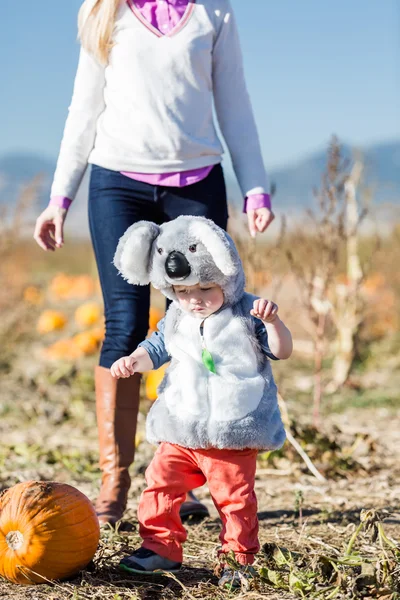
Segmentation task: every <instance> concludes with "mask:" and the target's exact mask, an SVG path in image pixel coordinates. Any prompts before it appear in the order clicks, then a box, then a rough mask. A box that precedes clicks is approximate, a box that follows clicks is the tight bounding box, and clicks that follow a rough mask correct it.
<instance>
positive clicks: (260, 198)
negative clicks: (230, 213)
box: [243, 194, 271, 213]
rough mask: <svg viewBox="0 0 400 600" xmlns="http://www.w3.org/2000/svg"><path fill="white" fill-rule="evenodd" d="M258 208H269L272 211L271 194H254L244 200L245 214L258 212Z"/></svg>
mask: <svg viewBox="0 0 400 600" xmlns="http://www.w3.org/2000/svg"><path fill="white" fill-rule="evenodd" d="M257 208H268V210H271V196H270V195H269V194H252V195H251V196H246V198H245V199H244V206H243V212H244V213H247V211H248V210H257Z"/></svg>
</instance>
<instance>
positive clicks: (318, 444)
mask: <svg viewBox="0 0 400 600" xmlns="http://www.w3.org/2000/svg"><path fill="white" fill-rule="evenodd" d="M396 236H397V237H396ZM396 240H397V241H398V232H397V231H395V232H394V233H393V236H392V238H391V239H388V240H387V241H385V243H384V245H383V247H382V248H381V249H380V250H379V251H378V252H377V253H376V256H375V261H376V270H378V271H379V272H380V273H381V274H382V275H383V281H384V283H383V286H384V289H385V290H387V289H390V291H391V292H392V293H393V294H394V298H395V304H394V306H393V307H391V308H390V310H391V311H392V312H391V314H393V315H394V314H396V315H397V314H398V298H399V297H400V287H399V286H400V284H399V281H398V274H397V273H398V269H396V268H394V267H395V265H397V263H398V261H399V260H400V245H397V246H395V245H394V244H395V242H396ZM295 243H296V240H295V239H294V238H290V237H287V238H286V239H285V240H284V241H283V242H282V243H281V246H280V247H277V246H276V245H274V246H273V247H272V248H271V247H269V246H268V245H261V247H258V252H259V254H258V256H259V257H263V260H259V259H257V262H256V263H254V261H253V263H254V264H253V263H251V262H250V261H251V260H252V259H251V255H252V251H253V249H252V248H248V250H249V252H248V260H247V261H246V264H245V266H246V269H247V270H251V269H252V270H251V274H252V285H253V286H254V287H256V286H259V287H258V290H257V291H259V292H260V293H263V294H265V295H268V294H269V293H273V294H276V296H275V295H274V299H275V300H277V302H278V303H279V304H280V305H281V310H282V313H283V318H284V319H285V320H287V321H288V323H289V325H290V326H291V328H292V329H293V330H294V332H295V337H296V338H297V339H300V341H302V342H307V340H308V339H309V336H308V334H307V321H306V319H305V318H304V315H302V314H301V313H300V312H299V311H298V302H297V299H296V290H295V286H294V285H293V281H292V280H291V279H290V278H287V277H282V278H280V279H279V285H277V284H276V278H275V279H274V280H273V281H272V280H269V279H267V278H263V277H262V276H260V275H257V273H259V272H260V270H261V271H262V270H263V269H264V270H267V269H268V270H272V271H273V272H274V277H275V276H278V277H280V276H279V273H286V270H287V266H286V263H285V258H284V257H285V253H286V249H287V247H288V246H293V245H295ZM257 244H259V243H258V242H257ZM367 247H368V244H367V242H365V248H363V252H367V251H368V248H367ZM370 247H371V246H370ZM280 248H281V251H280ZM388 257H390V260H388ZM270 267H271V269H270ZM338 269H339V270H340V265H339V266H338ZM94 270H95V269H94V264H93V257H92V252H91V249H90V246H89V244H88V243H85V242H82V243H80V244H79V245H74V244H73V243H72V242H70V244H69V247H66V248H63V249H62V250H61V251H60V252H57V253H55V254H44V253H42V252H41V251H40V250H39V249H36V248H34V247H32V244H31V243H27V242H21V243H17V244H15V245H14V248H13V251H12V252H11V253H9V252H8V253H7V259H6V260H4V261H3V264H2V268H1V272H0V289H1V290H2V291H3V293H0V308H1V313H2V320H1V324H0V338H1V339H0V342H1V343H0V377H1V387H0V416H1V419H0V465H1V471H0V488H5V487H8V486H10V485H14V484H15V483H17V482H19V481H23V480H27V479H40V480H57V481H63V482H67V483H70V484H72V485H75V486H76V487H78V488H79V489H80V490H81V491H82V492H84V493H86V494H87V495H88V496H89V497H90V498H91V499H94V498H95V497H96V494H97V492H98V487H99V470H98V464H97V431H96V423H95V417H94V398H93V366H94V364H95V363H96V360H97V357H96V355H92V356H86V357H80V358H79V359H76V360H74V361H53V362H51V361H47V360H45V359H44V358H43V355H42V352H41V351H42V349H43V348H44V347H45V346H46V345H48V344H49V343H51V342H53V341H54V340H55V339H57V336H60V334H59V333H56V332H54V333H53V334H50V335H49V336H39V335H38V334H36V333H35V327H36V322H37V318H38V316H39V314H40V312H41V310H42V309H43V308H44V307H47V304H45V305H38V306H35V305H27V304H26V303H24V302H23V301H22V298H23V291H24V289H25V288H26V286H28V285H35V286H37V287H38V288H39V289H40V290H42V291H46V289H47V286H48V283H49V281H50V279H51V277H52V276H53V275H54V274H55V273H57V272H60V271H63V272H68V273H69V274H81V273H91V274H94ZM381 282H382V280H381ZM381 292H382V290H380V289H378V291H377V292H376V295H375V296H374V302H376V304H375V305H374V306H376V307H377V309H376V311H375V312H374V318H375V317H376V314H377V311H378V310H380V309H382V307H381V308H380V307H379V297H380V294H381ZM154 300H155V303H156V304H157V305H158V306H161V305H162V304H163V300H162V299H160V298H159V297H155V298H154ZM46 302H47V300H46ZM53 302H54V305H52V306H51V307H52V308H59V307H60V306H57V301H53ZM62 308H63V310H64V309H65V310H66V313H67V315H68V317H69V318H70V319H72V315H73V312H74V310H75V308H76V303H74V302H70V301H68V302H67V303H66V304H63V305H62ZM382 310H383V313H384V312H385V311H386V312H387V310H388V308H387V307H385V306H384V307H383V309H382ZM371 319H372V317H371ZM371 323H373V324H375V325H374V327H375V329H373V328H372V325H371V326H370V325H368V323H366V326H365V330H364V337H363V341H364V344H365V345H364V347H363V348H361V349H360V360H359V364H358V365H356V369H355V371H354V373H353V376H352V379H351V384H350V385H349V386H347V387H346V388H344V389H343V390H342V391H341V392H340V393H338V394H335V395H333V396H331V397H329V398H326V399H325V402H324V404H323V414H322V417H323V419H322V421H323V425H322V427H321V431H319V432H315V431H313V430H312V429H310V428H308V427H307V423H308V422H309V416H310V392H311V386H312V373H311V371H312V368H311V361H310V357H309V356H308V354H307V352H305V351H304V352H303V350H302V349H301V350H299V351H298V352H297V353H296V355H295V357H294V358H293V359H292V360H291V362H290V365H289V363H286V364H285V363H281V364H276V365H274V372H275V375H276V379H277V381H278V384H279V388H280V391H281V393H282V395H283V396H284V397H285V399H286V401H287V406H288V409H289V414H290V416H291V417H292V419H293V422H292V431H293V432H294V434H295V436H296V438H297V439H299V440H300V441H301V442H302V446H303V447H304V448H305V449H306V451H307V452H308V454H309V455H310V456H311V457H312V459H313V461H314V462H315V464H316V465H317V467H318V468H319V469H320V471H322V472H324V474H325V475H326V476H327V478H328V481H327V482H326V483H320V482H318V481H316V480H315V479H314V478H313V477H312V476H311V475H310V474H309V473H308V472H307V469H306V468H305V466H304V464H303V463H302V461H301V460H300V459H299V457H298V456H297V455H296V453H294V452H293V450H292V449H291V447H290V446H287V447H286V448H285V449H284V451H283V452H279V453H275V454H273V455H271V456H266V455H261V456H260V458H259V469H258V477H257V481H256V491H257V496H258V500H259V518H260V541H261V544H262V545H265V544H270V546H265V548H266V550H271V548H272V549H275V555H274V553H273V552H272V555H271V552H268V553H267V554H266V553H263V552H260V555H259V557H258V559H257V564H256V568H257V572H258V576H257V577H256V579H255V580H254V581H253V583H252V586H251V589H250V590H247V591H238V592H235V593H233V592H229V591H227V590H221V589H220V588H218V586H217V577H216V576H215V575H214V574H213V570H214V567H215V557H216V549H217V547H218V535H219V531H220V521H219V518H218V516H217V513H216V511H215V508H214V506H213V504H212V501H211V498H210V497H209V495H208V492H207V489H206V488H202V489H200V490H199V496H200V497H201V499H202V500H203V501H204V502H205V503H206V504H207V505H208V507H209V509H210V513H211V518H210V519H208V520H207V521H205V522H203V523H202V524H191V525H189V526H188V541H187V544H186V545H185V561H184V563H185V566H184V569H183V570H182V572H181V573H180V574H179V576H178V577H176V578H174V577H167V576H162V577H161V576H158V577H154V578H153V577H137V578H135V577H127V575H126V574H124V573H122V572H120V571H119V570H118V562H119V560H120V559H121V558H122V557H123V556H124V555H125V554H126V553H129V552H130V551H131V550H132V549H134V548H136V547H137V545H138V544H139V543H140V540H139V536H138V533H137V521H136V507H137V502H138V497H139V495H140V492H141V490H142V489H143V487H144V476H143V473H144V470H145V468H146V466H147V464H148V463H149V461H150V460H151V456H152V454H153V451H154V449H153V448H152V447H150V446H149V445H148V444H147V443H146V442H144V441H141V442H140V443H139V445H138V448H137V458H136V461H135V465H134V466H133V468H132V475H133V485H132V488H131V491H130V496H129V504H128V511H127V514H126V518H127V521H126V523H124V527H121V528H120V530H119V531H117V532H112V531H103V533H102V539H101V544H100V547H99V550H98V552H97V554H96V556H95V558H94V562H93V564H92V565H90V567H89V568H88V569H87V570H86V571H84V572H83V573H81V574H80V575H79V577H77V578H75V579H74V580H72V581H69V582H62V583H54V584H52V585H42V586H32V587H30V586H28V587H18V586H15V585H12V584H9V583H7V582H0V598H7V599H8V598H9V599H13V600H14V599H15V600H19V599H22V598H30V599H35V600H36V599H37V600H42V599H43V600H44V599H46V600H48V599H50V600H52V599H54V600H56V599H57V600H67V599H76V600H78V599H82V600H83V599H96V598H98V599H107V600H128V599H130V600H139V599H140V600H153V599H156V598H160V599H162V600H168V599H172V598H181V599H182V600H190V599H193V598H196V599H197V598H204V599H205V600H222V599H226V598H237V599H240V600H241V599H246V600H251V599H253V598H254V599H256V598H267V599H275V598H276V599H282V600H285V599H286V598H295V597H307V598H308V597H310V598H312V597H317V598H323V599H324V598H326V599H328V598H333V597H335V598H338V599H342V598H349V599H350V598H357V597H364V598H376V597H380V598H392V600H394V599H395V598H396V594H397V593H399V590H398V589H397V588H398V581H399V571H398V568H399V567H398V554H396V553H397V550H396V549H395V548H393V547H390V543H389V544H387V542H385V539H384V538H383V537H382V534H380V535H379V529H378V528H377V526H375V525H373V526H372V533H375V535H376V538H374V537H373V536H372V537H371V531H366V529H365V527H364V526H363V528H362V529H361V530H360V531H359V533H358V536H357V538H356V540H355V545H354V548H353V550H352V552H351V553H350V555H351V556H352V557H353V562H354V563H355V562H357V564H342V563H340V564H339V563H338V558H340V557H343V555H344V554H345V551H346V547H348V544H349V542H350V540H351V538H352V535H353V534H354V533H355V532H356V530H357V527H358V524H359V518H360V514H361V510H362V509H369V510H380V511H382V510H387V511H389V514H390V515H391V516H390V517H388V518H385V521H384V525H383V526H384V531H385V532H386V534H387V535H389V536H392V537H393V539H398V538H399V537H400V536H399V534H398V530H399V528H398V525H399V522H400V503H399V500H398V499H399V497H400V467H399V465H400V460H399V459H400V448H399V443H398V417H399V412H400V409H399V403H398V389H399V385H400V375H399V373H400V369H399V366H400V362H399V360H400V359H399V352H398V350H399V338H398V335H396V334H395V329H396V327H393V330H392V333H391V335H388V330H386V331H384V332H383V333H382V329H381V330H379V328H378V329H376V320H375V321H374V320H372V321H371ZM389 324H390V323H389ZM392 325H393V323H392ZM303 347H305V346H301V344H299V348H303ZM329 360H330V358H329V357H328V359H327V361H326V364H324V369H326V370H328V369H329V366H330V364H329ZM148 407H149V402H148V401H146V399H145V398H144V397H143V402H142V407H141V413H140V422H139V433H140V434H141V437H142V438H143V429H144V421H145V414H146V412H147V410H148ZM389 542H390V540H389ZM271 544H274V545H275V546H271ZM276 545H277V546H278V547H279V548H287V549H289V550H290V552H291V553H292V554H287V553H286V552H285V551H284V553H283V556H284V559H285V560H281V558H279V557H280V554H279V551H277V550H276ZM295 553H296V554H295ZM321 557H324V558H323V559H322V558H321ZM354 557H356V558H354ZM279 561H280V562H281V564H279ZM321 561H322V562H323V561H325V562H324V564H325V566H327V565H328V567H327V568H326V569H325V571H321V564H322V563H321ZM326 561H327V562H326ZM350 562H351V561H350ZM347 563H348V561H347ZM329 564H330V565H331V567H329ZM332 565H336V567H337V571H336V570H335V569H334V567H333V566H332ZM371 565H372V568H373V574H372V575H373V578H372V579H371V576H372V575H371ZM331 569H333V570H334V571H335V573H334V574H333V573H332V571H331ZM363 570H364V571H366V570H367V571H368V573H369V576H368V577H367V579H365V580H363V579H362V578H360V575H361V571H363ZM364 571H363V573H364ZM390 576H391V577H392V580H391V579H390ZM274 581H275V583H274ZM279 586H280V587H279ZM307 586H308V587H307Z"/></svg>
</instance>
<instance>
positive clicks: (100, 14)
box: [78, 0, 120, 64]
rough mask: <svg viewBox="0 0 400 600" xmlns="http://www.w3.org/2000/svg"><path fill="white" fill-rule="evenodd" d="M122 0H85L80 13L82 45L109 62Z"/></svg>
mask: <svg viewBox="0 0 400 600" xmlns="http://www.w3.org/2000/svg"><path fill="white" fill-rule="evenodd" d="M119 5H120V0H85V1H84V3H83V4H82V6H81V8H80V11H79V15H78V37H79V40H80V42H81V44H82V47H83V48H84V49H85V50H86V51H87V52H89V53H90V54H92V55H93V56H94V57H95V58H97V60H98V61H99V62H100V63H102V64H107V62H108V55H109V52H110V50H111V48H112V47H113V42H112V35H113V31H114V23H115V19H116V16H117V11H118V8H119Z"/></svg>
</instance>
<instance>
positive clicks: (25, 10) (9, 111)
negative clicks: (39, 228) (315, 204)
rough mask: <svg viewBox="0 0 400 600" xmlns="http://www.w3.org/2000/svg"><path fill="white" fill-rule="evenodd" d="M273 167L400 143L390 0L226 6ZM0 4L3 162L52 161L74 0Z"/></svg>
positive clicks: (247, 1) (398, 19)
mask: <svg viewBox="0 0 400 600" xmlns="http://www.w3.org/2000/svg"><path fill="white" fill-rule="evenodd" d="M231 1H232V5H233V7H234V10H235V13H236V17H237V20H238V25H239V30H240V35H241V41H242V48H243V54H244V61H245V67H246V74H247V82H248V87H249V91H250V94H251V97H252V101H253V106H254V111H255V115H256V120H257V123H258V127H259V133H260V138H261V143H262V148H263V154H264V159H265V163H266V165H267V166H269V167H275V166H278V165H282V164H284V163H286V162H288V161H291V160H295V159H297V158H298V157H301V156H303V155H304V154H306V153H309V152H312V151H314V150H316V149H320V148H321V147H322V146H323V145H324V144H325V143H326V142H327V140H328V139H329V137H330V135H331V134H332V133H336V134H338V135H339V136H340V137H341V138H342V139H343V140H344V141H347V142H350V143H353V144H355V145H360V146H362V145H363V146H365V145H370V144H372V143H375V142H379V141H385V140H388V139H394V138H399V137H400V49H399V25H400V9H399V5H398V3H397V2H396V0H381V1H380V2H378V1H376V0H367V1H365V0H363V1H361V0H335V2H328V1H327V0H325V1H321V0H305V2H299V1H296V0H280V1H277V0H231ZM4 4H5V6H2V18H1V21H0V39H1V48H2V60H1V78H2V86H1V87H2V91H1V94H0V115H1V117H0V131H1V135H0V156H1V155H4V154H6V153H9V152H14V151H29V152H31V151H32V152H35V153H37V154H41V155H43V156H45V157H48V158H51V159H54V158H56V155H57V152H58V148H59V144H60V140H61V135H62V130H63V126H64V121H65V117H66V111H67V107H68V104H69V101H70V97H71V92H72V84H73V78H74V73H75V68H76V63H77V57H78V44H77V42H76V14H77V11H78V8H79V6H80V0H36V1H35V0H19V1H18V2H15V1H14V0H7V1H6V2H5V3H4Z"/></svg>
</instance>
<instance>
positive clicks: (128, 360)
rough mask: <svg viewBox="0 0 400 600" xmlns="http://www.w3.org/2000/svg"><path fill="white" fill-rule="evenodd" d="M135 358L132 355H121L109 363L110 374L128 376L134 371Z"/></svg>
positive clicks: (118, 376)
mask: <svg viewBox="0 0 400 600" xmlns="http://www.w3.org/2000/svg"><path fill="white" fill-rule="evenodd" d="M137 362H138V361H137V358H135V357H134V356H123V357H122V358H119V359H118V360H116V361H115V363H113V364H112V365H111V369H110V371H111V375H112V376H113V377H117V378H118V379H119V378H120V377H130V376H131V375H134V374H135V373H136V371H135V367H136V364H137Z"/></svg>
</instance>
